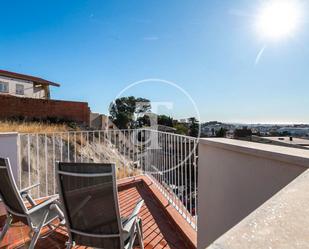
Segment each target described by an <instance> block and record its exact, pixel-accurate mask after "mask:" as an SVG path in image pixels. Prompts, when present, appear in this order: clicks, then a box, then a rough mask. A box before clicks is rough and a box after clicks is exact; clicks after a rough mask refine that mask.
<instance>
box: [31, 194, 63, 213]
mask: <svg viewBox="0 0 309 249" xmlns="http://www.w3.org/2000/svg"><path fill="white" fill-rule="evenodd" d="M58 199H59V197H58V196H54V197H52V198H50V199H48V200H46V201H44V202H42V203H40V204H38V205H36V206H34V207H33V208H31V209H30V210H28V212H27V214H32V213H34V212H36V211H38V210H40V209H41V208H44V207H46V206H48V205H50V204H52V203H56V204H58V203H57V201H58Z"/></svg>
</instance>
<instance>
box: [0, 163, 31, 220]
mask: <svg viewBox="0 0 309 249" xmlns="http://www.w3.org/2000/svg"><path fill="white" fill-rule="evenodd" d="M0 195H1V199H2V201H3V203H4V205H5V206H6V208H7V211H8V212H9V213H10V214H12V215H13V216H17V217H18V218H19V219H21V221H24V222H26V219H24V218H22V217H26V210H27V209H26V207H25V205H24V202H23V200H22V197H21V196H20V194H19V191H18V188H17V185H16V183H15V180H14V177H13V173H12V169H11V165H10V161H9V159H8V158H0Z"/></svg>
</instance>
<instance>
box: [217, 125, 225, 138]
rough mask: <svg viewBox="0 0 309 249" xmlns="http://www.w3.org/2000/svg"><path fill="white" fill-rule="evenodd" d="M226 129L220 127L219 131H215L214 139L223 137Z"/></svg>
mask: <svg viewBox="0 0 309 249" xmlns="http://www.w3.org/2000/svg"><path fill="white" fill-rule="evenodd" d="M226 132H227V129H225V128H223V127H221V128H220V129H219V130H217V131H216V137H225V136H226Z"/></svg>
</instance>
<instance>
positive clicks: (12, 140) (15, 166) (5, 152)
mask: <svg viewBox="0 0 309 249" xmlns="http://www.w3.org/2000/svg"><path fill="white" fill-rule="evenodd" d="M18 141H19V139H18V133H16V132H7V133H0V157H2V158H9V159H10V163H11V167H12V171H13V175H14V178H15V180H16V182H18V176H19V169H20V168H19V165H20V162H19V155H18V151H19V150H18Z"/></svg>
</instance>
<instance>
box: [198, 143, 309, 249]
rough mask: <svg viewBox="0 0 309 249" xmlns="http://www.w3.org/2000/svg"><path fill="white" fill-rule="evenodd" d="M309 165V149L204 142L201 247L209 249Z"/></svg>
mask: <svg viewBox="0 0 309 249" xmlns="http://www.w3.org/2000/svg"><path fill="white" fill-rule="evenodd" d="M308 167H309V151H308V150H303V149H296V148H289V147H282V146H275V145H266V144H259V143H252V142H246V141H238V140H234V139H225V138H214V139H201V140H200V143H199V165H198V178H199V179H198V190H199V192H198V214H199V216H198V236H197V237H198V249H205V248H206V247H207V246H208V245H210V244H211V243H212V242H213V241H214V240H216V239H217V238H218V237H220V236H221V235H222V234H223V233H225V232H226V231H228V230H229V229H230V228H232V227H233V226H234V225H236V224H237V223H238V222H240V221H241V220H242V219H243V218H245V217H246V216H247V215H249V214H250V213H251V212H252V211H254V210H255V209H256V208H258V207H259V206H260V205H261V204H263V203H264V202H265V201H267V200H268V199H269V198H271V197H272V196H273V195H274V194H275V193H277V192H278V191H279V190H281V189H282V188H283V187H284V186H286V185H287V184H288V183H290V182H291V181H292V180H293V179H295V178H296V177H297V176H299V175H300V174H301V173H303V172H304V171H305V170H306V169H307V168H308ZM224 248H228V247H224ZM245 248H246V247H245ZM265 248H266V247H265ZM267 248H268V247H267Z"/></svg>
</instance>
